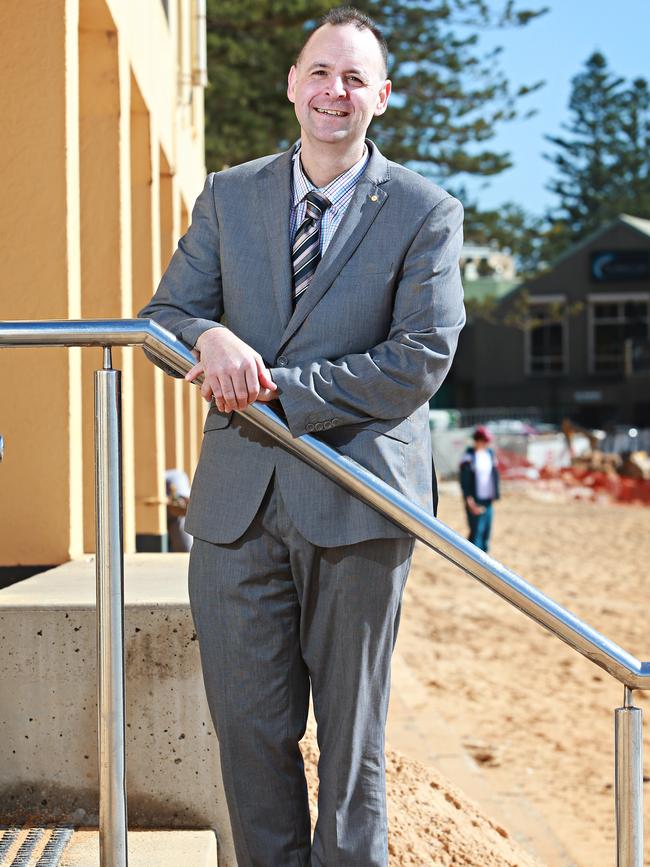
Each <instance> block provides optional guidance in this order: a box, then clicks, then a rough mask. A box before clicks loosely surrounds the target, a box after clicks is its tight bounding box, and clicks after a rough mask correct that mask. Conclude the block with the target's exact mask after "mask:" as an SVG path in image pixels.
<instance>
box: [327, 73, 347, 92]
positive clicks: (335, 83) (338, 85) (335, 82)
mask: <svg viewBox="0 0 650 867" xmlns="http://www.w3.org/2000/svg"><path fill="white" fill-rule="evenodd" d="M328 91H329V93H330V95H331V96H335V97H341V96H345V95H346V92H347V91H346V90H345V85H344V84H343V79H342V78H341V76H340V75H337V76H335V77H334V78H332V79H331V80H330V85H329V87H328Z"/></svg>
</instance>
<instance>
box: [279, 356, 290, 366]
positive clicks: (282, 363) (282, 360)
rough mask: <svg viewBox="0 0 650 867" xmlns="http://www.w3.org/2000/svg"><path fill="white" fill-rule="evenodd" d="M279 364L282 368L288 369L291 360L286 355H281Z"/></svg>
mask: <svg viewBox="0 0 650 867" xmlns="http://www.w3.org/2000/svg"><path fill="white" fill-rule="evenodd" d="M278 364H279V365H280V367H286V366H287V364H289V359H288V358H287V356H286V355H281V356H280V357H279V358H278Z"/></svg>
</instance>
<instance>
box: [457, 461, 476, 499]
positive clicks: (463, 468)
mask: <svg viewBox="0 0 650 867" xmlns="http://www.w3.org/2000/svg"><path fill="white" fill-rule="evenodd" d="M460 489H461V491H462V492H463V497H465V498H467V497H473V496H474V473H473V472H472V458H471V454H470V452H465V454H464V455H463V459H462V460H461V462H460Z"/></svg>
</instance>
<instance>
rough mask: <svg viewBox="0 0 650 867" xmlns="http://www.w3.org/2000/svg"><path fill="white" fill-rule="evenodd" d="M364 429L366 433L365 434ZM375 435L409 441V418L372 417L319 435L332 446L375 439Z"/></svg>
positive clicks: (403, 441)
mask: <svg viewBox="0 0 650 867" xmlns="http://www.w3.org/2000/svg"><path fill="white" fill-rule="evenodd" d="M366 431H368V435H367V436H365V433H366ZM377 435H381V436H385V437H388V438H389V439H392V440H397V441H398V442H400V443H410V442H411V440H412V439H413V430H412V426H411V420H410V418H405V419H402V420H401V421H398V420H396V419H394V418H393V419H374V420H373V421H369V422H365V423H364V424H354V425H353V424H346V425H342V426H341V427H335V428H332V429H331V430H328V431H325V432H324V433H323V434H322V435H321V436H322V439H324V440H325V442H327V443H329V444H330V445H332V446H334V447H335V448H336V447H337V446H345V445H346V444H348V443H352V442H353V441H354V440H359V441H361V440H362V439H363V440H364V441H365V442H367V440H368V439H373V440H376V439H377V438H378V437H377Z"/></svg>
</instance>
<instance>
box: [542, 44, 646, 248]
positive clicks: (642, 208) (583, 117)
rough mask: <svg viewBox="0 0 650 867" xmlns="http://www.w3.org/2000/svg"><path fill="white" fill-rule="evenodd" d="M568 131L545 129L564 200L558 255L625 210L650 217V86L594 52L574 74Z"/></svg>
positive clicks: (555, 244)
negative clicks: (549, 133) (628, 80)
mask: <svg viewBox="0 0 650 867" xmlns="http://www.w3.org/2000/svg"><path fill="white" fill-rule="evenodd" d="M569 112H570V120H569V122H568V123H567V124H565V125H564V126H563V129H564V130H565V132H566V135H565V136H546V138H547V140H548V141H549V142H551V143H552V144H553V145H555V147H556V151H555V153H553V154H551V155H547V159H549V160H550V161H551V162H552V163H553V164H554V165H555V168H556V177H555V178H554V179H553V180H552V182H551V183H550V185H549V189H550V190H551V192H553V193H555V195H556V196H557V199H558V205H557V207H556V208H555V209H553V210H552V211H551V213H550V214H549V215H548V216H549V221H550V228H549V231H548V236H547V242H546V251H547V255H550V256H553V255H554V254H557V253H559V252H562V251H563V249H565V248H566V246H567V245H569V244H572V243H575V242H576V241H579V240H580V239H582V238H584V237H586V236H587V235H589V234H590V233H591V232H593V231H595V230H596V229H598V228H600V227H602V226H603V225H604V224H605V223H607V222H608V221H609V220H611V219H613V218H614V217H616V216H617V215H618V214H620V213H622V212H625V213H630V214H633V215H636V216H640V217H646V218H647V217H650V151H649V150H648V147H649V145H650V93H649V91H648V84H647V82H646V81H645V80H644V79H637V80H636V81H634V82H633V83H632V84H631V85H627V84H626V82H625V80H624V79H623V78H621V77H620V76H617V75H615V74H614V73H613V72H612V71H611V70H610V69H609V67H608V65H607V60H606V59H605V57H604V56H603V55H602V54H601V53H600V52H595V53H594V54H592V55H591V57H590V58H589V59H588V60H587V62H586V64H585V69H584V70H583V71H582V72H580V73H579V74H578V75H576V76H575V77H574V78H573V80H572V90H571V97H570V100H569Z"/></svg>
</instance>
